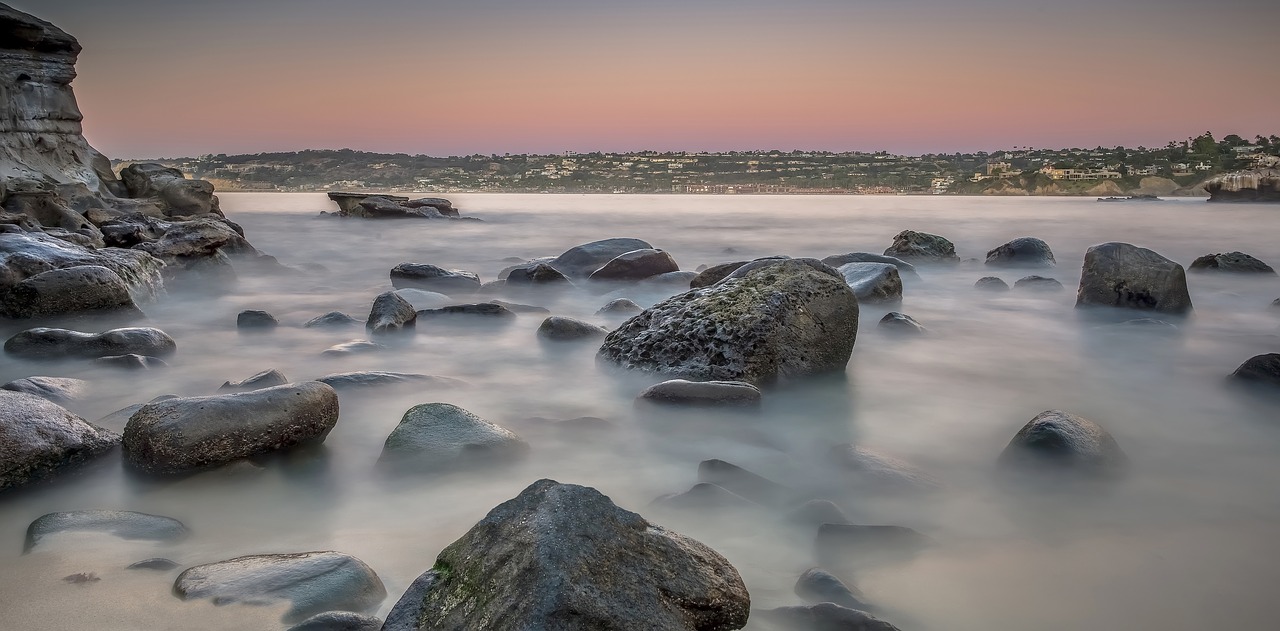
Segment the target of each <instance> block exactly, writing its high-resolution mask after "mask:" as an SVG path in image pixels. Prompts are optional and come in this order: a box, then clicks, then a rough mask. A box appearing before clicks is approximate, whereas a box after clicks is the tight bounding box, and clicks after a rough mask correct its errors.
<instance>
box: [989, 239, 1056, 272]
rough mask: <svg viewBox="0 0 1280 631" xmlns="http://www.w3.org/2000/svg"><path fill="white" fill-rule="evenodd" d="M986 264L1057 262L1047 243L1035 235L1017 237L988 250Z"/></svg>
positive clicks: (1041, 265) (1048, 264)
mask: <svg viewBox="0 0 1280 631" xmlns="http://www.w3.org/2000/svg"><path fill="white" fill-rule="evenodd" d="M986 264H987V265H990V266H992V267H1053V266H1055V265H1057V264H1058V262H1057V261H1056V260H1055V259H1054V258H1053V250H1050V249H1049V244H1048V243H1045V242H1044V241H1042V240H1040V239H1037V238H1035V237H1019V238H1017V239H1014V240H1012V241H1010V242H1008V243H1006V244H1004V245H1002V246H1000V247H997V248H995V249H993V250H991V251H990V252H987V261H986Z"/></svg>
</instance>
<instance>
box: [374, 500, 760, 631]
mask: <svg viewBox="0 0 1280 631" xmlns="http://www.w3.org/2000/svg"><path fill="white" fill-rule="evenodd" d="M479 577H483V578H479ZM479 585H484V589H477V586H479ZM750 605H751V601H750V597H749V596H748V594H747V590H746V586H745V585H744V584H743V583H742V579H741V578H740V577H739V576H738V572H737V570H735V569H734V568H733V566H732V565H730V564H729V562H728V561H726V560H725V559H724V557H722V556H720V555H719V554H717V553H716V552H715V551H714V550H712V549H711V548H708V547H707V546H705V545H703V544H701V543H699V542H697V541H694V540H693V539H689V538H688V537H685V536H683V535H680V534H677V533H674V532H671V531H669V530H666V529H665V528H662V527H660V526H656V525H654V524H651V523H649V522H648V521H645V519H644V518H643V517H641V516H640V515H637V514H635V513H632V512H630V511H626V510H623V509H621V508H618V507H617V506H615V505H614V504H613V502H611V501H610V500H609V498H608V497H605V496H604V495H601V494H600V493H599V492H598V491H596V490H595V489H591V488H588V487H582V486H577V485H572V484H560V483H558V482H555V481H553V480H540V481H538V482H535V483H534V484H533V485H532V486H530V487H529V488H527V489H525V490H524V491H523V492H521V493H520V495H519V496H518V497H516V498H515V499H514V500H511V501H508V502H504V503H503V504H501V505H499V506H498V507H497V508H494V509H493V510H492V511H490V512H489V514H488V515H487V516H486V517H485V518H484V519H483V520H481V521H480V523H478V524H476V526H475V527H474V528H472V529H471V530H470V531H469V532H467V534H465V535H463V536H462V538H461V539H459V540H457V541H455V542H454V543H453V544H451V545H449V546H448V547H447V548H445V549H444V551H443V552H441V553H440V556H439V557H438V558H437V559H436V563H435V565H434V566H433V567H432V569H431V570H430V571H428V572H427V573H425V574H423V575H422V576H421V577H419V578H418V580H417V581H415V582H414V584H413V585H412V586H410V588H409V589H408V591H406V592H405V595H404V596H403V597H401V599H400V601H399V602H397V603H396V605H395V607H393V608H392V610H391V613H390V614H388V615H387V621H386V624H385V626H384V627H383V629H385V630H386V631H412V630H420V629H480V628H484V629H487V630H489V631H519V630H523V629H563V630H566V631H568V630H579V629H580V630H583V631H586V630H588V629H591V630H595V629H627V630H629V631H695V630H696V631H712V630H715V631H729V630H731V629H740V628H742V627H743V626H744V625H746V623H747V616H748V615H749V613H750Z"/></svg>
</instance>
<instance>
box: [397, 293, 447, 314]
mask: <svg viewBox="0 0 1280 631" xmlns="http://www.w3.org/2000/svg"><path fill="white" fill-rule="evenodd" d="M396 295H397V296H400V297H401V298H404V299H405V300H408V301H409V304H411V305H413V308H414V309H416V310H418V311H426V310H427V309H439V308H440V307H447V306H449V305H452V304H456V303H457V302H458V301H457V300H454V299H453V298H450V297H448V296H446V295H444V294H442V293H440V292H435V291H427V290H425V289H414V288H412V287H406V288H404V289H397V290H396Z"/></svg>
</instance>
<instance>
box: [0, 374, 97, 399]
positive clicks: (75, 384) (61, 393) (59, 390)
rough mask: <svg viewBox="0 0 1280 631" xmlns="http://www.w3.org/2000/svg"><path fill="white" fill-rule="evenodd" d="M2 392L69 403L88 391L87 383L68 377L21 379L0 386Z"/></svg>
mask: <svg viewBox="0 0 1280 631" xmlns="http://www.w3.org/2000/svg"><path fill="white" fill-rule="evenodd" d="M0 389H2V390H9V391H11V392H25V393H27V394H33V395H35V396H38V397H40V398H42V399H48V400H50V401H53V402H54V403H58V404H62V403H70V402H72V401H75V400H76V399H79V398H80V397H81V396H83V395H84V393H85V391H87V390H88V389H89V382H87V381H85V380H83V379H72V378H70V377H39V376H37V377H23V378H22V379H14V380H13V381H10V382H9V383H6V384H4V385H3V386H0Z"/></svg>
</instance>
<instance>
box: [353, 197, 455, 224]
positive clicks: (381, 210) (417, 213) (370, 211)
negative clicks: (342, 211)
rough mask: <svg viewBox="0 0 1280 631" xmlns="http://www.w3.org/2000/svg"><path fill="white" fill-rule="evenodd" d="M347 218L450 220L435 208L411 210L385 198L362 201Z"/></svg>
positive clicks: (422, 207)
mask: <svg viewBox="0 0 1280 631" xmlns="http://www.w3.org/2000/svg"><path fill="white" fill-rule="evenodd" d="M347 216H349V217H364V218H365V219H448V217H446V216H445V215H444V213H442V212H440V210H439V209H437V208H435V207H434V206H419V207H417V208H410V207H409V206H407V205H405V204H401V203H397V202H395V201H392V200H391V199H388V198H387V197H383V196H377V197H366V198H364V199H362V200H360V201H359V202H358V203H357V205H356V206H355V207H354V208H352V210H351V211H350V212H349V213H348V214H347Z"/></svg>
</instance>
